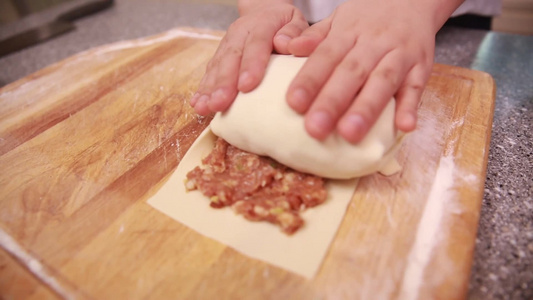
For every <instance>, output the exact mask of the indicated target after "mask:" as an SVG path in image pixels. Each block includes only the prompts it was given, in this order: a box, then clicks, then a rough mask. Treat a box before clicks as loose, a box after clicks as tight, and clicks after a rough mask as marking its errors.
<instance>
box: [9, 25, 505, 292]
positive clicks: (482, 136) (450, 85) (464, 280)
mask: <svg viewBox="0 0 533 300" xmlns="http://www.w3.org/2000/svg"><path fill="white" fill-rule="evenodd" d="M221 35H222V33H221V32H210V31H201V30H197V29H177V30H173V31H170V32H167V33H164V34H162V35H159V36H155V37H150V38H147V39H142V40H137V41H129V42H121V43H117V44H113V45H109V46H104V47H101V48H97V49H93V50H89V51H87V52H84V53H81V54H79V55H76V56H74V57H71V58H69V59H66V60H64V61H62V62H59V63H57V64H55V65H52V66H50V67H48V68H46V69H43V70H41V71H39V72H37V73H35V74H32V75H30V76H28V77H26V78H23V79H21V80H19V81H17V82H15V83H12V84H10V85H8V86H5V87H3V88H2V89H0V166H1V173H0V201H1V210H0V226H1V227H0V229H1V230H0V244H1V246H2V248H1V250H0V266H1V267H0V290H1V292H2V294H3V297H4V298H16V299H22V298H29V299H45V298H81V299H85V298H88V299H91V298H92V299H144V298H152V299H264V298H268V299H387V298H399V299H416V298H418V299H430V298H439V299H458V298H462V297H464V296H465V293H466V290H467V285H468V279H469V272H470V264H471V260H472V254H473V249H474V244H475V243H474V242H475V238H476V228H477V222H478V218H479V210H480V204H481V200H482V196H483V186H484V179H485V172H486V164H487V156H488V145H489V139H490V130H491V122H492V113H493V107H494V90H495V87H494V83H493V80H492V79H491V77H490V76H489V75H487V74H485V73H481V72H477V71H472V70H467V69H462V68H457V67H451V66H445V65H435V67H434V69H433V73H432V75H431V78H430V80H429V84H428V86H427V89H426V91H425V93H424V96H423V100H422V104H421V107H420V122H419V125H418V129H417V130H416V131H415V132H414V133H412V134H411V135H409V136H408V137H407V138H406V140H405V143H404V145H403V147H402V149H401V151H400V153H399V155H398V159H399V161H400V163H401V164H402V165H403V170H402V172H401V173H399V174H396V175H394V176H391V177H384V176H381V175H378V174H376V175H372V176H367V177H365V178H363V179H361V181H360V184H359V186H358V188H357V190H356V191H355V195H354V197H353V199H352V202H351V204H350V206H349V208H348V210H347V212H346V216H345V218H344V221H343V222H342V225H341V227H340V229H339V231H338V233H337V236H336V238H335V240H334V242H333V243H332V245H331V247H330V250H329V253H328V255H327V257H326V259H325V260H324V262H323V265H322V267H321V269H320V270H319V272H318V274H317V276H316V277H315V278H314V279H313V280H306V279H304V278H302V277H300V276H297V275H294V274H292V273H290V272H287V271H284V270H282V269H279V268H277V267H273V266H270V265H268V264H266V263H263V262H260V261H256V260H252V259H249V258H247V257H245V256H243V255H241V254H239V253H237V252H236V251H234V250H232V249H231V248H228V247H225V246H224V245H222V244H219V243H217V242H215V241H213V240H211V239H208V238H205V237H203V236H200V235H198V234H197V233H195V232H194V231H192V230H190V229H188V228H186V227H184V226H183V225H181V224H180V223H178V222H176V221H174V220H172V219H170V218H169V217H167V216H165V215H163V214H162V213H160V212H158V211H156V210H155V209H154V208H152V207H151V206H149V205H147V204H146V200H147V199H148V198H149V196H150V195H151V194H153V193H154V191H156V190H157V188H158V187H159V186H160V185H161V184H162V182H164V179H165V178H166V177H167V176H168V175H169V174H171V173H172V171H173V170H174V169H175V168H176V166H177V165H178V163H179V161H180V159H181V158H182V157H183V155H184V154H185V153H186V151H187V149H188V148H189V147H190V145H191V144H192V142H193V141H194V140H195V138H196V137H197V136H198V134H199V133H200V132H201V131H202V130H203V129H204V128H205V127H206V126H207V125H208V123H209V121H210V120H209V118H198V117H197V116H196V115H195V114H194V112H193V110H192V109H191V108H190V107H189V106H188V104H187V102H188V99H189V98H190V96H191V95H192V93H193V92H194V91H195V89H196V88H197V86H198V82H199V79H200V78H201V76H202V74H203V72H204V70H205V66H206V64H207V62H208V60H209V58H210V57H211V55H212V54H213V53H214V51H215V49H216V47H217V45H218V43H219V38H220V36H221ZM206 222H208V220H206ZM304 253H305V249H302V255H304Z"/></svg>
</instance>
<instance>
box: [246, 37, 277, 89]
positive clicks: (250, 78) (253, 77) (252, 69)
mask: <svg viewBox="0 0 533 300" xmlns="http://www.w3.org/2000/svg"><path fill="white" fill-rule="evenodd" d="M275 31H276V30H275V28H270V27H261V28H258V29H257V30H256V31H255V32H254V34H253V35H249V36H248V38H247V40H246V42H245V45H244V47H243V49H244V52H243V55H242V60H241V66H240V70H239V74H240V75H239V80H238V89H239V90H240V91H242V92H249V91H251V90H253V89H254V88H256V87H257V85H259V83H260V82H261V79H262V78H263V76H264V75H265V69H266V66H267V64H268V61H269V60H270V54H271V53H272V37H273V36H274V34H275Z"/></svg>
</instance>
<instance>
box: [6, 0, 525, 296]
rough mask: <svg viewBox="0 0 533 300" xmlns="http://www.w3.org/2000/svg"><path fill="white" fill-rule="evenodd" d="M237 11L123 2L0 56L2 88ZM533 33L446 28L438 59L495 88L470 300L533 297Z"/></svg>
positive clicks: (38, 19) (15, 27)
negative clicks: (96, 52)
mask: <svg viewBox="0 0 533 300" xmlns="http://www.w3.org/2000/svg"><path fill="white" fill-rule="evenodd" d="M83 2H87V1H86V0H83V1H82V0H80V1H75V2H72V3H67V4H64V5H62V6H60V7H57V8H55V9H52V10H50V11H46V12H44V13H40V14H37V15H35V16H32V17H31V18H27V19H26V20H23V22H19V23H14V24H9V26H4V27H2V28H0V39H2V38H4V37H6V36H8V35H11V34H13V33H15V32H19V31H21V30H24V29H25V28H28V27H30V26H33V25H37V24H42V23H44V22H46V21H49V20H52V19H53V18H54V16H56V15H57V14H59V13H60V12H64V11H65V10H67V9H69V8H70V7H72V6H75V5H79V4H80V3H83ZM237 16H238V15H237V11H236V9H235V8H234V7H232V6H224V5H205V4H204V5H199V4H185V3H180V2H176V1H172V0H158V1H155V0H154V1H140V0H117V1H116V4H115V6H114V7H112V8H111V9H108V10H106V11H103V12H100V13H98V14H96V15H93V16H89V17H86V18H84V19H81V20H79V21H78V22H76V27H77V29H76V30H75V31H72V32H70V33H67V34H65V35H62V36H60V37H58V38H55V39H53V40H50V41H48V42H46V43H43V44H40V45H38V46H35V47H32V48H28V49H25V50H22V51H20V52H17V53H14V54H12V55H9V56H7V57H4V58H0V70H1V71H0V86H3V85H5V84H8V83H10V82H12V81H15V80H17V79H19V78H22V77H24V76H26V75H28V74H30V73H32V72H34V71H37V70H39V69H41V68H43V67H45V66H47V65H49V64H51V63H54V62H56V61H58V60H61V59H63V58H66V57H69V56H71V55H73V54H75V53H77V52H80V51H82V50H85V49H88V48H91V47H94V46H98V45H103V44H107V43H111V42H115V41H119V40H128V39H134V38H139V37H144V36H148V35H152V34H157V33H160V32H162V31H166V30H169V29H171V28H174V27H178V26H192V27H203V28H211V29H225V28H227V26H228V25H229V24H230V23H231V22H232V21H233V20H234V19H235V18H237ZM532 49H533V36H520V35H512V34H502V33H495V32H488V31H481V30H467V29H458V28H445V29H443V30H441V32H440V33H439V34H438V35H437V46H436V53H435V61H436V62H438V63H444V64H449V65H455V66H461V67H466V68H471V69H476V70H481V71H484V72H488V73H490V74H491V75H492V76H493V77H494V79H495V80H496V84H497V98H496V108H495V112H494V122H493V130H492V140H491V145H490V154H489V163H488V171H487V179H486V184H485V195H484V199H483V206H482V211H481V218H480V224H479V232H478V237H477V241H476V251H475V257H474V265H473V268H472V276H471V280H470V291H469V298H470V299H533V133H532V130H533V50H532Z"/></svg>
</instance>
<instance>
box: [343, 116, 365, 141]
mask: <svg viewBox="0 0 533 300" xmlns="http://www.w3.org/2000/svg"><path fill="white" fill-rule="evenodd" d="M341 126H342V130H341V133H342V135H343V137H344V138H345V139H346V140H347V141H349V142H352V143H355V142H357V141H358V140H359V137H360V136H361V132H363V131H365V130H366V127H367V125H366V122H365V120H364V119H363V117H361V116H360V115H358V114H351V115H348V116H347V117H345V118H344V119H343V120H342V123H341Z"/></svg>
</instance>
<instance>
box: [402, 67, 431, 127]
mask: <svg viewBox="0 0 533 300" xmlns="http://www.w3.org/2000/svg"><path fill="white" fill-rule="evenodd" d="M429 72H430V69H429V68H426V67H425V66H423V65H416V66H415V67H414V68H413V69H412V70H411V71H409V73H408V74H407V77H406V79H405V81H404V83H403V84H402V86H401V87H400V89H399V90H398V93H396V117H395V125H396V128H398V129H399V130H401V131H404V132H409V131H412V130H414V129H415V128H416V121H417V110H418V104H419V103H420V99H421V97H422V93H423V92H424V86H425V85H426V81H427V78H428V75H429Z"/></svg>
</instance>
